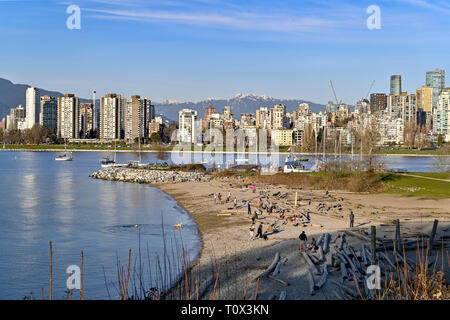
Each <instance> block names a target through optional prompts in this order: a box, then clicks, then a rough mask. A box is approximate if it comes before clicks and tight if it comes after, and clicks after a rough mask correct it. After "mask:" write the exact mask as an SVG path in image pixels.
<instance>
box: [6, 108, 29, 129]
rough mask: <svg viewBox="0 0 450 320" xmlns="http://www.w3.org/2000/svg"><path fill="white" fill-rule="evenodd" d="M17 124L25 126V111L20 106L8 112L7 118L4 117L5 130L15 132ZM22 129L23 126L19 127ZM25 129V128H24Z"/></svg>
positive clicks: (17, 127)
mask: <svg viewBox="0 0 450 320" xmlns="http://www.w3.org/2000/svg"><path fill="white" fill-rule="evenodd" d="M19 122H21V123H23V122H25V124H26V114H25V109H24V108H23V106H22V105H21V104H20V105H19V106H18V107H17V108H13V109H11V110H10V113H9V117H8V116H7V117H6V129H7V130H15V129H19ZM21 127H23V125H21ZM25 127H26V126H25Z"/></svg>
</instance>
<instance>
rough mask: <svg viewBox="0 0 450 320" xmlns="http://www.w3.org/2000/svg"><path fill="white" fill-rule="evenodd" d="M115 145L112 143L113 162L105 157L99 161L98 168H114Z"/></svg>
mask: <svg viewBox="0 0 450 320" xmlns="http://www.w3.org/2000/svg"><path fill="white" fill-rule="evenodd" d="M116 150H117V147H116V143H115V142H114V160H112V159H110V158H109V157H105V158H103V159H101V160H100V166H101V167H102V168H110V167H115V166H116Z"/></svg>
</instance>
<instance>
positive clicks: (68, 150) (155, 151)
mask: <svg viewBox="0 0 450 320" xmlns="http://www.w3.org/2000/svg"><path fill="white" fill-rule="evenodd" d="M0 151H5V152H6V151H14V152H20V151H24V152H109V153H113V152H120V153H126V152H128V153H130V152H139V149H130V150H111V149H67V150H64V149H45V148H44V149H32V148H19V149H17V148H14V149H13V148H5V149H3V148H1V147H0ZM140 152H143V153H157V152H164V153H179V152H186V153H193V154H198V153H202V154H203V153H206V154H260V155H268V154H280V155H289V154H290V152H248V151H245V152H241V151H214V152H211V151H192V150H183V151H174V150H162V151H160V150H141V151H140ZM295 154H297V155H305V156H314V155H315V153H311V152H303V153H295ZM327 155H328V156H329V155H330V153H328V154H327ZM342 155H345V156H349V155H351V154H349V153H342ZM318 156H319V157H322V153H319V154H318ZM353 156H354V157H356V158H357V157H359V156H360V154H354V155H353ZM363 156H365V154H363ZM374 156H400V157H436V156H438V157H439V156H443V157H448V156H450V154H418V153H413V154H411V153H376V154H374Z"/></svg>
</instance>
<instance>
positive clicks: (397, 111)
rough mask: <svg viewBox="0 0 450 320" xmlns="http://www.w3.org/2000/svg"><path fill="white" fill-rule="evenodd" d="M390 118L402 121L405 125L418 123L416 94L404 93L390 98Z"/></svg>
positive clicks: (388, 107)
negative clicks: (411, 122)
mask: <svg viewBox="0 0 450 320" xmlns="http://www.w3.org/2000/svg"><path fill="white" fill-rule="evenodd" d="M387 110H388V111H387V113H388V116H389V117H390V118H392V119H402V120H403V121H404V123H408V122H410V121H417V98H416V95H415V94H408V93H407V92H403V93H402V94H400V95H398V94H396V95H392V94H391V95H389V96H388V106H387Z"/></svg>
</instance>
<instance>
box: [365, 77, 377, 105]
mask: <svg viewBox="0 0 450 320" xmlns="http://www.w3.org/2000/svg"><path fill="white" fill-rule="evenodd" d="M374 84H375V80H373V81H372V84H371V85H370V88H369V91H368V92H367V94H366V97H365V98H364V99H365V100H367V97H368V96H369V94H370V91H372V88H373V85H374Z"/></svg>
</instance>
